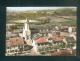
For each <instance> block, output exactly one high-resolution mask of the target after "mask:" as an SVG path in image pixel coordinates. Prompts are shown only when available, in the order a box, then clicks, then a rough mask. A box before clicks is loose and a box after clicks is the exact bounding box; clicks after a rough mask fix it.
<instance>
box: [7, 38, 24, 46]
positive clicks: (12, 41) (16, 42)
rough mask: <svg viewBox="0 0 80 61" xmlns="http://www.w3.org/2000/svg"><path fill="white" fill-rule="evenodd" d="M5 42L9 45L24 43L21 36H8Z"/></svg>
mask: <svg viewBox="0 0 80 61" xmlns="http://www.w3.org/2000/svg"><path fill="white" fill-rule="evenodd" d="M6 44H9V45H10V46H15V45H24V44H25V43H24V40H23V39H22V38H19V37H18V38H10V39H9V40H8V41H6Z"/></svg>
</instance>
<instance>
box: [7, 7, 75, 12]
mask: <svg viewBox="0 0 80 61" xmlns="http://www.w3.org/2000/svg"><path fill="white" fill-rule="evenodd" d="M59 8H76V7H6V9H7V10H9V11H29V10H47V9H53V10H55V9H59Z"/></svg>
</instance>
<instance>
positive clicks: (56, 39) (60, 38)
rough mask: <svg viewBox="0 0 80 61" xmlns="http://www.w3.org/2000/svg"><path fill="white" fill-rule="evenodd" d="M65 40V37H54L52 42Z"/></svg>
mask: <svg viewBox="0 0 80 61" xmlns="http://www.w3.org/2000/svg"><path fill="white" fill-rule="evenodd" d="M63 38H64V36H58V35H55V36H53V37H52V40H53V41H55V42H60V41H62V39H63Z"/></svg>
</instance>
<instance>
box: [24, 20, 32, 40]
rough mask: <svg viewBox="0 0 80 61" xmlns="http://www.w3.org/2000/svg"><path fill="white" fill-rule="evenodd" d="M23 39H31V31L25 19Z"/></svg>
mask: <svg viewBox="0 0 80 61" xmlns="http://www.w3.org/2000/svg"><path fill="white" fill-rule="evenodd" d="M23 37H24V39H25V40H30V39H31V31H30V28H29V20H28V19H27V18H26V22H25V23H24V27H23Z"/></svg>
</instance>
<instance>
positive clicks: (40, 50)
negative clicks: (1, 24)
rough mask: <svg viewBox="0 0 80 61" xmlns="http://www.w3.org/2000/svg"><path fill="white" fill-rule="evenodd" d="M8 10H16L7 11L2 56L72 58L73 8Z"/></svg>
mask: <svg viewBox="0 0 80 61" xmlns="http://www.w3.org/2000/svg"><path fill="white" fill-rule="evenodd" d="M9 8H10V9H11V8H15V9H16V8H18V7H7V12H6V43H5V44H6V50H5V55H6V56H76V43H77V40H76V38H77V36H76V31H77V25H76V22H77V19H76V7H57V9H56V8H54V7H47V8H46V7H33V8H34V9H35V8H39V9H35V10H34V9H31V10H26V9H28V8H29V7H24V8H26V9H25V10H24V11H20V10H18V11H17V10H13V11H10V10H9ZM19 8H20V9H22V7H19ZM19 8H18V9H19ZM31 8H32V7H31ZM40 8H41V9H40ZM43 8H45V9H43ZM53 8H54V9H53Z"/></svg>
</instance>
